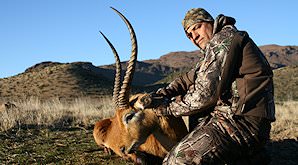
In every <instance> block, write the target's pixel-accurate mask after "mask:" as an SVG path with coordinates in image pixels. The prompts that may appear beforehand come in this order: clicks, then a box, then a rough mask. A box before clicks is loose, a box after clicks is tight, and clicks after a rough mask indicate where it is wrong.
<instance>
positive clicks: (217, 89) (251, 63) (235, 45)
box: [157, 15, 275, 120]
mask: <svg viewBox="0 0 298 165" xmlns="http://www.w3.org/2000/svg"><path fill="white" fill-rule="evenodd" d="M233 20H234V19H233V18H231V17H225V16H223V15H219V16H218V17H217V19H216V21H215V23H214V34H213V38H212V39H211V40H210V42H209V43H208V44H207V46H206V49H205V52H204V53H205V56H204V59H203V61H202V62H200V63H199V64H197V66H196V67H195V68H194V69H192V70H191V71H190V72H188V73H186V74H185V75H183V76H181V77H179V78H177V79H176V80H174V81H173V82H172V83H170V84H169V85H168V86H167V87H166V88H164V89H161V90H159V91H158V92H157V93H158V94H163V95H165V96H167V97H174V96H177V95H182V96H183V98H182V99H181V100H179V101H173V102H171V103H170V104H169V106H168V107H167V108H166V109H165V111H166V113H168V114H172V115H174V116H181V115H191V114H195V113H203V112H205V111H206V110H208V109H209V108H210V107H215V109H216V108H217V107H220V106H232V105H231V101H229V100H231V98H232V95H234V96H233V97H237V98H238V99H237V100H238V101H237V106H236V108H235V114H237V115H250V116H258V117H265V118H268V119H270V120H275V117H274V115H275V110H274V100H273V81H272V77H273V73H272V71H271V68H270V66H269V64H268V62H267V60H266V58H265V57H264V55H263V54H262V52H261V51H260V50H259V48H258V47H257V46H256V45H255V43H254V42H253V41H252V40H251V39H250V37H249V36H248V34H247V33H246V32H243V31H238V30H237V29H236V28H235V26H234V23H235V20H234V21H233ZM233 82H236V83H235V84H236V87H235V88H236V89H235V91H237V92H231V88H232V83H233ZM235 94H237V96H235Z"/></svg>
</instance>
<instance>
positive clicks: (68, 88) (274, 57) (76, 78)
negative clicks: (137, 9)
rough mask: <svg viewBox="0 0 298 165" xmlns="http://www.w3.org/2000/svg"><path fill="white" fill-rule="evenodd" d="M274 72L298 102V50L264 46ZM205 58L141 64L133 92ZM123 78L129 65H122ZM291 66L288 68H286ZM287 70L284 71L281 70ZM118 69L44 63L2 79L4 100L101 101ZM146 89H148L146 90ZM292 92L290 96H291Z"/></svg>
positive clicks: (176, 56)
mask: <svg viewBox="0 0 298 165" xmlns="http://www.w3.org/2000/svg"><path fill="white" fill-rule="evenodd" d="M260 49H261V50H262V51H263V53H264V54H265V56H266V58H267V59H268V61H269V63H270V65H271V66H272V68H274V69H276V68H280V69H276V70H275V71H274V73H275V82H276V88H277V89H276V94H277V95H278V98H279V99H285V98H295V99H296V98H297V99H298V97H297V96H298V94H296V92H295V91H297V89H296V87H297V77H298V76H297V75H296V74H297V73H298V70H297V67H295V66H297V64H298V46H278V45H267V46H261V47H260ZM200 57H202V54H201V53H200V52H199V51H192V52H171V53H168V54H166V55H163V56H161V57H160V58H159V59H154V60H146V61H142V62H137V65H136V71H135V75H134V79H133V82H132V84H133V90H134V91H133V92H142V91H144V90H146V91H152V90H154V89H156V88H158V87H160V86H163V85H164V84H166V83H168V82H170V81H172V80H173V79H174V78H175V77H177V76H179V75H180V74H182V73H184V72H186V71H187V70H189V69H190V68H193V67H194V66H195V65H196V63H197V61H198V60H200ZM121 65H122V68H123V70H124V71H123V74H124V72H125V68H126V63H125V62H123V63H121ZM286 66H287V67H286ZM281 67H284V68H281ZM114 70H115V66H114V65H104V66H99V67H95V66H93V65H92V64H91V63H89V62H74V63H58V62H42V63H39V64H36V65H34V66H32V67H30V68H28V69H26V71H25V72H24V73H21V74H18V75H15V76H12V77H8V78H4V79H0V100H1V99H3V98H5V99H19V98H27V97H32V96H33V97H34V96H36V97H40V98H41V99H47V98H53V97H56V98H67V99H69V98H75V97H81V96H88V97H101V96H103V95H110V94H111V93H112V88H113V81H114V74H115V73H114ZM144 86H146V88H144ZM289 91H290V92H289Z"/></svg>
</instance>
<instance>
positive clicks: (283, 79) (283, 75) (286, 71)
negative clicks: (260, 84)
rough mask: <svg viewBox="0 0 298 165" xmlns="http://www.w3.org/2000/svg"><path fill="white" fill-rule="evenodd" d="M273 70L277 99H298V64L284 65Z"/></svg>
mask: <svg viewBox="0 0 298 165" xmlns="http://www.w3.org/2000/svg"><path fill="white" fill-rule="evenodd" d="M273 72H274V89H275V97H276V98H277V100H298V66H288V67H283V68H279V69H275V70H274V71H273Z"/></svg>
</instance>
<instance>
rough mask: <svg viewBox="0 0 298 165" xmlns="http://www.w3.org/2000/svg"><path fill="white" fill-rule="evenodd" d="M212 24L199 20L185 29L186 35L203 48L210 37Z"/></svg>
mask: <svg viewBox="0 0 298 165" xmlns="http://www.w3.org/2000/svg"><path fill="white" fill-rule="evenodd" d="M212 30H213V26H212V23H211V22H200V23H197V24H194V25H192V26H190V27H189V28H188V29H187V30H186V35H187V37H188V38H189V39H190V40H191V41H192V42H193V43H194V44H195V45H196V46H198V47H199V48H201V49H205V48H206V44H207V43H208V42H209V41H210V39H211V38H212Z"/></svg>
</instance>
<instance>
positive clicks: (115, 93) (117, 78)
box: [99, 31, 122, 108]
mask: <svg viewBox="0 0 298 165" xmlns="http://www.w3.org/2000/svg"><path fill="white" fill-rule="evenodd" d="M99 32H100V34H101V35H102V36H103V38H104V39H105V40H106V42H107V43H108V44H109V46H110V47H111V49H112V51H113V54H114V57H115V65H116V73H115V80H114V91H113V102H114V105H115V106H116V108H119V102H118V97H119V93H120V89H121V71H122V69H121V65H120V58H119V56H118V53H117V51H116V49H115V47H114V46H113V44H112V43H111V42H110V41H109V39H108V38H107V37H106V36H105V35H104V34H103V33H102V32H101V31H99Z"/></svg>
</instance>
